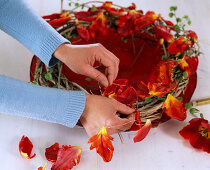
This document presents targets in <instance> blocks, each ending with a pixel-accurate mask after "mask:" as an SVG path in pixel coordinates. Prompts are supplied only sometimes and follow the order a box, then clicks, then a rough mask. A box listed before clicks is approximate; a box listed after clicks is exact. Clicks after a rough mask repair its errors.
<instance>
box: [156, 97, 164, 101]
mask: <svg viewBox="0 0 210 170" xmlns="http://www.w3.org/2000/svg"><path fill="white" fill-rule="evenodd" d="M157 99H158V100H161V101H165V100H166V98H165V97H158V98H157Z"/></svg>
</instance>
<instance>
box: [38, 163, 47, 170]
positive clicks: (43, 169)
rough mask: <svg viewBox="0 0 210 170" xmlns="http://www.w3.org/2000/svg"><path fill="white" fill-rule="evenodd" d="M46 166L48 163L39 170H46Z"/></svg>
mask: <svg viewBox="0 0 210 170" xmlns="http://www.w3.org/2000/svg"><path fill="white" fill-rule="evenodd" d="M46 165H47V163H46V164H44V166H43V167H42V166H41V167H39V168H38V170H45V168H46Z"/></svg>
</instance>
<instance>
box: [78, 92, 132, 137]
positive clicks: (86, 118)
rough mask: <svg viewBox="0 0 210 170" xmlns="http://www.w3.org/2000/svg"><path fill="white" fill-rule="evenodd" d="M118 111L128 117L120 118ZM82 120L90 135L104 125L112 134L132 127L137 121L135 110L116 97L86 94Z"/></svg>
mask: <svg viewBox="0 0 210 170" xmlns="http://www.w3.org/2000/svg"><path fill="white" fill-rule="evenodd" d="M117 112H120V113H121V114H124V115H127V117H126V118H120V117H119V115H118V114H117ZM80 121H81V123H82V125H83V127H84V128H85V130H86V132H87V134H88V136H89V137H91V136H93V135H95V134H97V133H98V132H99V131H100V129H101V128H102V127H103V126H104V127H106V129H107V132H108V134H109V135H110V134H114V133H119V132H122V131H125V130H128V129H130V127H131V126H132V125H133V123H134V121H135V110H134V109H132V108H130V107H128V106H126V105H124V104H122V103H120V102H118V101H117V100H115V99H110V98H107V97H103V96H98V95H90V94H86V104H85V109H84V111H83V113H82V115H81V117H80Z"/></svg>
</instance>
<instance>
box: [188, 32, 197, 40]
mask: <svg viewBox="0 0 210 170" xmlns="http://www.w3.org/2000/svg"><path fill="white" fill-rule="evenodd" d="M187 37H188V38H192V41H194V42H197V41H198V36H197V34H196V33H195V32H194V31H192V30H188V31H187Z"/></svg>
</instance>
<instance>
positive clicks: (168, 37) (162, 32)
mask: <svg viewBox="0 0 210 170" xmlns="http://www.w3.org/2000/svg"><path fill="white" fill-rule="evenodd" d="M153 31H154V33H155V36H156V38H158V39H160V38H163V39H164V40H165V41H166V42H168V43H172V42H173V41H174V37H173V35H172V34H171V33H170V30H169V29H167V28H166V27H165V26H161V25H155V26H154V28H153Z"/></svg>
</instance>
